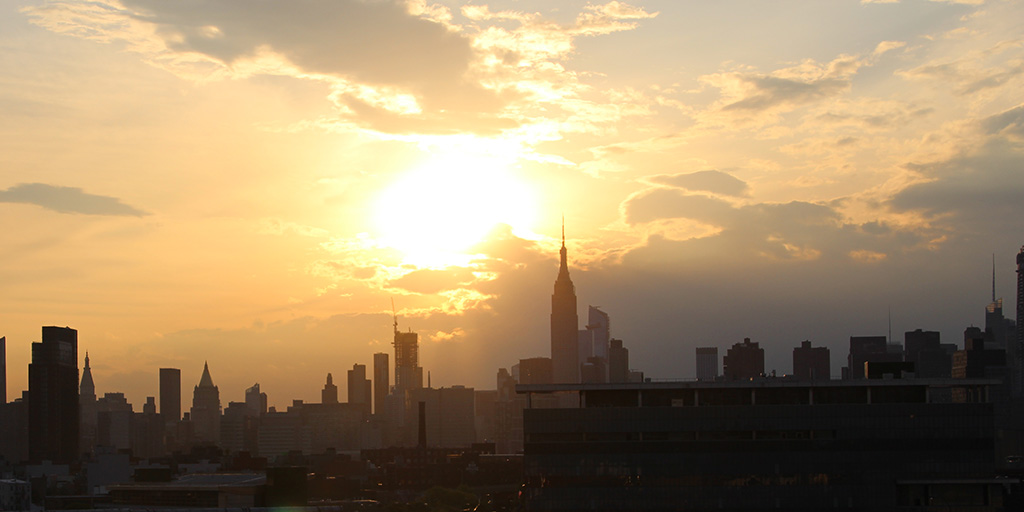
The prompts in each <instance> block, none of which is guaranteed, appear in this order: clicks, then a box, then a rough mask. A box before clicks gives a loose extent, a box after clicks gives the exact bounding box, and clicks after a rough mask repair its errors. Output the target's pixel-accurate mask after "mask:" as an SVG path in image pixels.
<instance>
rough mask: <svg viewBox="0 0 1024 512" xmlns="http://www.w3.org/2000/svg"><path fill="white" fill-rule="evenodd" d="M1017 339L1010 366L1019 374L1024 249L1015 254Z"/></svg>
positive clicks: (1023, 348) (1023, 342) (1023, 354)
mask: <svg viewBox="0 0 1024 512" xmlns="http://www.w3.org/2000/svg"><path fill="white" fill-rule="evenodd" d="M1016 330H1017V339H1016V340H1015V341H1016V345H1015V346H1014V347H1013V349H1014V350H1013V356H1012V357H1013V361H1012V362H1011V365H1013V366H1014V367H1016V368H1017V372H1018V374H1019V373H1020V372H1021V366H1022V363H1024V361H1022V359H1024V247H1021V248H1020V252H1018V253H1017V325H1016ZM1015 384H1016V383H1015ZM1013 391H1014V393H1019V392H1020V389H1019V388H1018V389H1014V390H1013Z"/></svg>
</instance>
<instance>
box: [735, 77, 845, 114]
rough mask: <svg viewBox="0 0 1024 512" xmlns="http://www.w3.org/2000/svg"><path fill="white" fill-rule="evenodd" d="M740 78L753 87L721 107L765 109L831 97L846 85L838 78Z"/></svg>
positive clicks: (843, 80)
mask: <svg viewBox="0 0 1024 512" xmlns="http://www.w3.org/2000/svg"><path fill="white" fill-rule="evenodd" d="M741 80H742V81H743V82H745V83H746V84H747V85H748V86H751V87H752V89H753V90H752V91H751V92H750V93H749V94H748V95H747V96H746V97H745V98H743V99H741V100H739V101H735V102H733V103H730V104H728V105H726V106H724V107H722V109H723V110H756V111H760V110H768V109H771V108H774V107H777V106H780V105H790V104H798V103H806V102H808V101H813V100H816V99H819V98H823V97H827V96H832V95H834V94H837V93H839V92H842V91H844V90H846V89H848V88H849V87H850V81H849V80H847V79H840V78H822V79H820V80H812V81H807V82H802V81H799V80H790V79H788V78H779V77H774V76H746V77H742V78H741Z"/></svg>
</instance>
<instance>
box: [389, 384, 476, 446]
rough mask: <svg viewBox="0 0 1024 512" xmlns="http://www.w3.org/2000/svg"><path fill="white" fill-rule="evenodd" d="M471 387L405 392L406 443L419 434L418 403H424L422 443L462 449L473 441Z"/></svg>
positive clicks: (411, 443)
mask: <svg viewBox="0 0 1024 512" xmlns="http://www.w3.org/2000/svg"><path fill="white" fill-rule="evenodd" d="M474 402H475V400H474V391H473V388H467V387H463V386H453V387H450V388H440V389H436V388H422V389H417V390H412V391H410V392H409V407H410V410H409V411H407V412H406V416H407V417H408V418H412V419H413V421H409V422H407V427H406V428H407V434H406V439H407V443H406V444H407V446H412V445H414V444H418V443H413V442H412V441H413V440H416V439H417V438H418V437H419V421H418V420H419V411H418V409H419V404H420V403H423V404H425V411H424V412H425V414H426V425H425V428H426V432H425V433H426V446H429V447H432V448H435V447H441V448H465V447H468V446H470V445H472V444H473V443H475V442H476V412H475V410H474Z"/></svg>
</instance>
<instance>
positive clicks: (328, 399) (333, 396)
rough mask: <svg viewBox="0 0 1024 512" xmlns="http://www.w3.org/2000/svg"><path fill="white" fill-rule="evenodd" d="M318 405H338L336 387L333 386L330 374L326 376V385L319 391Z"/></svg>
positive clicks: (332, 378)
mask: <svg viewBox="0 0 1024 512" xmlns="http://www.w3.org/2000/svg"><path fill="white" fill-rule="evenodd" d="M350 386H351V384H350ZM320 403H322V404H336V403H338V386H335V385H334V377H333V376H331V374H330V373H328V374H327V383H326V384H324V389H322V390H320Z"/></svg>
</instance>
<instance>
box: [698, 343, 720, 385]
mask: <svg viewBox="0 0 1024 512" xmlns="http://www.w3.org/2000/svg"><path fill="white" fill-rule="evenodd" d="M696 355H697V357H696V360H695V362H696V364H697V380H703V381H713V380H715V379H716V378H718V347H697V354H696Z"/></svg>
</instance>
